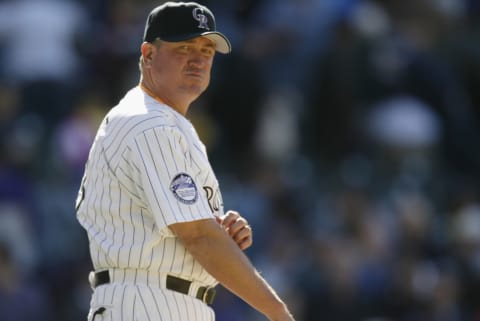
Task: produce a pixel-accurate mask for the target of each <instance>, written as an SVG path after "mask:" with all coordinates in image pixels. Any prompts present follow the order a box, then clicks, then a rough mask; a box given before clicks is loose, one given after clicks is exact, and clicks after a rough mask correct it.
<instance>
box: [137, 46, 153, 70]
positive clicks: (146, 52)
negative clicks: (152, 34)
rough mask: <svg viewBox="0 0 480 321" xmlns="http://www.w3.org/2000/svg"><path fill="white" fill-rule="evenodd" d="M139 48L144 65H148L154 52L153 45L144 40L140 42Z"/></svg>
mask: <svg viewBox="0 0 480 321" xmlns="http://www.w3.org/2000/svg"><path fill="white" fill-rule="evenodd" d="M140 49H141V52H142V57H143V61H144V63H145V65H146V66H150V65H151V63H152V59H153V55H154V53H155V46H153V45H152V44H151V43H149V42H144V43H142V46H141V48H140Z"/></svg>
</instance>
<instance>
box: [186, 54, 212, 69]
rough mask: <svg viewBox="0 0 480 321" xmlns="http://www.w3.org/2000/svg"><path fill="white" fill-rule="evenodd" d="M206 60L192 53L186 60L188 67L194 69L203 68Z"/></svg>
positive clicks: (202, 56)
mask: <svg viewBox="0 0 480 321" xmlns="http://www.w3.org/2000/svg"><path fill="white" fill-rule="evenodd" d="M207 61H208V58H206V57H205V56H204V55H201V54H200V53H193V54H192V55H191V56H190V59H189V60H188V65H189V66H191V67H195V68H204V67H205V66H206V65H207Z"/></svg>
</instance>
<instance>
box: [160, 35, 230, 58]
mask: <svg viewBox="0 0 480 321" xmlns="http://www.w3.org/2000/svg"><path fill="white" fill-rule="evenodd" d="M196 37H205V38H208V39H210V40H211V41H213V42H214V43H215V50H216V51H218V52H219V53H222V54H228V53H230V52H231V51H232V45H231V44H230V41H228V39H227V37H225V36H224V35H223V34H222V33H220V32H218V31H207V32H202V33H195V34H188V35H182V36H178V35H177V36H175V37H158V39H161V40H164V41H171V42H178V41H184V40H188V39H192V38H196Z"/></svg>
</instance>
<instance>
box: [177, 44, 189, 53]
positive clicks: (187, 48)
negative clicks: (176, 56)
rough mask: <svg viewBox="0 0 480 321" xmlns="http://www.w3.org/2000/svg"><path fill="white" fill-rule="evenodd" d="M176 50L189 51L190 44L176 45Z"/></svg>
mask: <svg viewBox="0 0 480 321" xmlns="http://www.w3.org/2000/svg"><path fill="white" fill-rule="evenodd" d="M177 50H178V51H179V52H182V53H186V52H189V51H190V46H189V45H181V46H178V48H177Z"/></svg>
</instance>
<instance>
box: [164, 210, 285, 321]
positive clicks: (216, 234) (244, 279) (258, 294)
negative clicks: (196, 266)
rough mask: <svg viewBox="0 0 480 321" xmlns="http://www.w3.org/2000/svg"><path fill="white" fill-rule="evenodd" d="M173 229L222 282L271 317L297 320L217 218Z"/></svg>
mask: <svg viewBox="0 0 480 321" xmlns="http://www.w3.org/2000/svg"><path fill="white" fill-rule="evenodd" d="M170 229H171V230H172V231H173V232H174V233H175V234H176V235H177V237H178V238H179V239H180V240H181V241H182V242H183V244H184V245H185V247H186V249H187V250H188V251H189V252H190V253H191V254H192V255H193V256H194V257H195V259H196V260H198V262H199V263H200V264H201V265H202V266H203V267H204V268H205V269H206V270H207V271H208V272H209V273H210V274H211V275H212V276H214V277H215V278H216V279H217V280H218V281H219V282H220V283H221V284H222V285H223V286H225V287H226V288H227V289H229V290H230V291H231V292H232V293H234V294H235V295H237V296H238V297H240V298H242V299H243V300H244V301H245V302H247V303H248V304H250V305H251V306H252V307H253V308H255V309H256V310H258V311H259V312H261V313H263V314H264V315H265V316H266V317H267V318H268V319H269V320H271V321H294V319H293V317H292V316H291V315H290V312H289V311H288V309H287V307H286V305H285V303H283V301H282V300H281V299H280V298H279V297H278V295H277V294H276V293H275V291H274V290H273V289H272V288H271V287H270V286H269V284H268V283H267V282H266V281H265V280H264V279H263V278H262V277H261V276H260V274H259V273H258V272H257V270H256V269H255V268H254V267H253V265H252V264H251V262H250V260H249V259H248V258H247V256H246V255H245V254H244V253H243V252H242V249H241V248H240V247H239V246H238V245H237V243H236V242H235V240H234V239H232V237H230V235H229V234H228V233H227V232H226V231H225V229H224V228H223V227H222V226H221V225H220V224H218V223H217V222H216V221H215V220H214V219H204V220H198V221H192V222H186V223H175V224H172V225H170Z"/></svg>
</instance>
